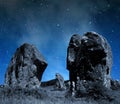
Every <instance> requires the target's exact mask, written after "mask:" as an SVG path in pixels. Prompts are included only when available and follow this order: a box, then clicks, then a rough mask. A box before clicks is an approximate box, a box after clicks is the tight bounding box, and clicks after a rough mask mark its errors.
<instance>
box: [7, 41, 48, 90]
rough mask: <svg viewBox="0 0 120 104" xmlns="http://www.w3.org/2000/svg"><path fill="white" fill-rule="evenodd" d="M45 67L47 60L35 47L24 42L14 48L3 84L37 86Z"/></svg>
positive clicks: (23, 86)
mask: <svg viewBox="0 0 120 104" xmlns="http://www.w3.org/2000/svg"><path fill="white" fill-rule="evenodd" d="M46 67H47V62H46V60H45V59H44V57H43V56H42V55H41V54H40V52H39V51H38V50H37V48H36V47H35V46H33V45H30V44H27V43H25V44H23V45H22V46H21V47H20V48H18V49H17V50H16V52H15V54H14V56H13V57H12V59H11V62H10V64H9V66H8V68H7V71H6V74H5V85H7V86H11V87H15V86H19V87H22V88H25V87H30V88H36V87H39V86H40V80H41V78H42V74H43V72H44V70H45V68H46Z"/></svg>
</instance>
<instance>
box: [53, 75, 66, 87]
mask: <svg viewBox="0 0 120 104" xmlns="http://www.w3.org/2000/svg"><path fill="white" fill-rule="evenodd" d="M55 76H56V87H57V88H61V89H62V88H63V89H64V88H65V83H64V78H63V77H62V75H60V74H59V73H56V75H55Z"/></svg>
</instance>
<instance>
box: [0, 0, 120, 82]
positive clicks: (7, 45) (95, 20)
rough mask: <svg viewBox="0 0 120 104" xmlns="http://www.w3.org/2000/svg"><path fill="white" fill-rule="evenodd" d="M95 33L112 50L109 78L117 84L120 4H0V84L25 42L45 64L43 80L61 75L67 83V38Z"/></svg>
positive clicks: (103, 0)
mask: <svg viewBox="0 0 120 104" xmlns="http://www.w3.org/2000/svg"><path fill="white" fill-rule="evenodd" d="M88 31H95V32H97V33H99V34H101V35H103V36H104V37H105V38H106V39H107V40H108V42H109V43H110V45H111V47H112V52H113V68H112V71H111V72H112V73H111V76H112V78H113V79H119V80H120V0H0V84H3V83H4V75H5V71H6V69H7V66H8V64H9V62H10V59H11V57H12V55H13V54H14V52H15V50H16V48H17V47H19V46H20V45H22V44H23V43H25V42H28V43H31V44H34V45H35V46H36V47H37V48H38V49H39V51H40V52H41V53H42V54H43V55H44V57H45V58H46V60H47V62H48V67H47V68H46V70H45V73H44V75H43V78H42V80H43V81H46V80H50V79H53V78H55V73H57V72H58V73H60V74H61V75H63V76H64V78H65V79H68V71H67V70H66V55H67V53H66V52H67V46H68V43H69V39H70V37H71V36H72V35H73V34H75V33H77V34H81V35H82V34H84V33H85V32H88Z"/></svg>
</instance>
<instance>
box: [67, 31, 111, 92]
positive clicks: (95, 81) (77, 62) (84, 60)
mask: <svg viewBox="0 0 120 104" xmlns="http://www.w3.org/2000/svg"><path fill="white" fill-rule="evenodd" d="M111 67H112V52H111V48H110V45H109V44H108V42H107V40H106V39H105V38H104V37H103V36H101V35H99V34H97V33H95V32H87V33H85V34H84V35H83V36H80V35H77V34H75V35H73V36H72V37H71V39H70V42H69V46H68V49H67V69H68V70H69V75H70V76H69V77H70V81H71V89H72V82H75V89H78V87H79V86H77V85H78V82H80V83H82V85H83V86H84V87H85V88H86V91H88V90H91V89H92V88H93V89H94V88H96V87H97V88H107V89H109V88H110V87H111V83H110V80H111V77H110V72H111ZM78 79H79V80H80V81H78Z"/></svg>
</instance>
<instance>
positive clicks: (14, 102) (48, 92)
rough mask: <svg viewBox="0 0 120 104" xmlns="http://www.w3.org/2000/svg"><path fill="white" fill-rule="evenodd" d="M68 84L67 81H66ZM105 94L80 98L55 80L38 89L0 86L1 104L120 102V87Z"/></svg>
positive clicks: (119, 103)
mask: <svg viewBox="0 0 120 104" xmlns="http://www.w3.org/2000/svg"><path fill="white" fill-rule="evenodd" d="M65 83H66V86H67V81H66V82H65ZM113 87H114V88H113V89H112V90H111V91H109V92H107V93H106V95H104V96H100V95H99V96H98V95H97V94H91V95H85V96H81V97H79V98H76V97H72V96H71V95H70V92H69V89H68V86H67V87H66V89H59V88H58V89H57V88H56V87H55V83H54V80H52V81H48V82H42V84H41V87H40V88H38V89H23V88H22V89H21V88H19V87H16V88H15V87H14V88H8V87H4V86H1V87H0V104H120V100H119V96H120V87H117V88H116V87H115V86H113Z"/></svg>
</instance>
